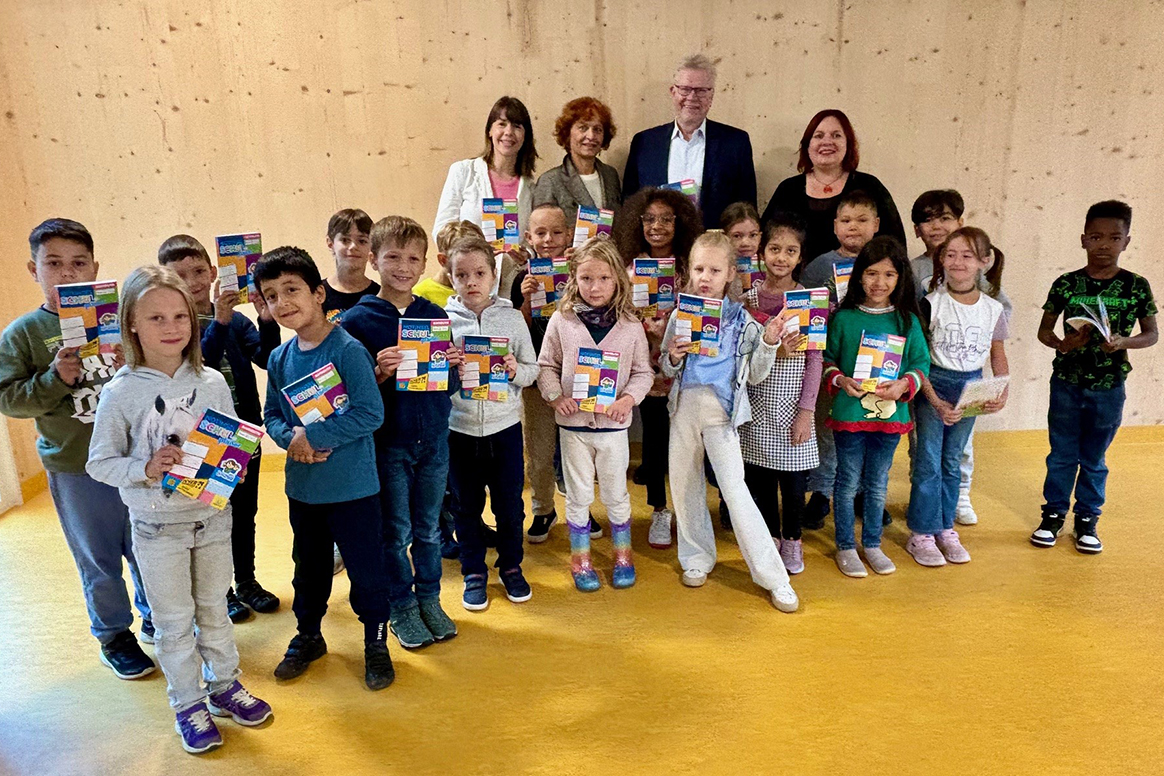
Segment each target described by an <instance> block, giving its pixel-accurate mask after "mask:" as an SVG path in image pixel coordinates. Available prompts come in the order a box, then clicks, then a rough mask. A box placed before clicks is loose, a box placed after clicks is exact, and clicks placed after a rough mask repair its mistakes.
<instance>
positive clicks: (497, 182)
mask: <svg viewBox="0 0 1164 776" xmlns="http://www.w3.org/2000/svg"><path fill="white" fill-rule="evenodd" d="M489 185H490V186H492V187H493V196H494V197H495V198H497V199H517V189H518V187H519V186H520V185H521V177H520V176H518V177H517V178H514V179H513V180H511V181H509V182H508V183H504V182H502V180H501V179H500V178H498V177H497V173H495V172H493V170H490V171H489Z"/></svg>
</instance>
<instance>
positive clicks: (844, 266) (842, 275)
mask: <svg viewBox="0 0 1164 776" xmlns="http://www.w3.org/2000/svg"><path fill="white" fill-rule="evenodd" d="M852 274H853V262H852V261H851V260H847V261H838V262H837V263H836V264H834V265H833V287H834V288H836V289H837V304H840V303H841V300H842V299H844V298H845V294H847V293H848V292H849V277H850V276H851V275H852Z"/></svg>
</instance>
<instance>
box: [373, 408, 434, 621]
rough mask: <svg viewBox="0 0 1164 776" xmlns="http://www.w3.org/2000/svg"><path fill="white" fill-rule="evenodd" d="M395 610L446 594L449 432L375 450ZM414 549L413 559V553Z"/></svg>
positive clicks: (390, 589) (391, 603)
mask: <svg viewBox="0 0 1164 776" xmlns="http://www.w3.org/2000/svg"><path fill="white" fill-rule="evenodd" d="M376 468H378V469H379V470H380V509H381V512H382V513H383V518H384V544H385V549H386V561H387V567H388V602H389V605H390V607H391V609H392V611H393V612H398V611H403V610H405V609H409V608H411V607H414V606H416V605H417V601H418V599H427V598H436V597H438V596H440V594H441V536H440V514H441V504H443V503H444V499H445V487H446V486H447V485H448V482H449V435H448V431H447V430H446V431H445V432H444V433H441V434H439V435H438V436H435V437H429V438H427V439H421V440H418V441H416V442H414V443H412V444H410V445H407V446H403V447H382V448H380V449H378V450H377V451H376ZM410 549H411V556H412V557H411V559H410V558H409V555H410V552H409V551H410Z"/></svg>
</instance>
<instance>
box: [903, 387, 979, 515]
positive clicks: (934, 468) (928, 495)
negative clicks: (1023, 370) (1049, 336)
mask: <svg viewBox="0 0 1164 776" xmlns="http://www.w3.org/2000/svg"><path fill="white" fill-rule="evenodd" d="M981 376H982V370H981V369H976V370H974V371H973V372H955V371H953V370H950V369H942V368H941V367H940V366H936V365H931V366H930V384H931V385H933V387H934V392H935V393H937V394H938V398H939V399H942V400H943V401H948V402H951V403H953V402H956V401H957V400H958V397H959V396H960V395H961V394H962V387H963V386H964V385H966V383H968V382H969V381H971V380H974V379H977V378H979V377H981ZM913 416H914V422H915V423H916V424H917V448H916V450H915V451H914V457H913V472H912V474H911V475H910V483H911V484H910V491H909V511H908V512H907V513H906V522H907V523H908V524H909V530H911V531H913V532H914V533H919V534H937V533H941V532H942V531H944V530H946V529H948V528H953V527H954V514H955V512H956V511H957V509H958V490H959V489H960V488H961V486H962V457H963V455H964V453H965V450H966V443H967V441H968V440H969V439H970V434H971V432H972V431H973V430H974V418H972V417H971V418H963V419H962V420H959V421H958V422H957V423H955V424H954V425H952V426H947V425H946V424H945V423H943V422H942V418H941V416H940V415H938V411H937V410H936V409H934V406H933V405H932V404H930V403H929V401H928V400H926V398H925V397H924V396H920V397H918V400H917V401H915V402H914V404H913Z"/></svg>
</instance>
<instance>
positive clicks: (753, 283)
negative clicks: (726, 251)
mask: <svg viewBox="0 0 1164 776" xmlns="http://www.w3.org/2000/svg"><path fill="white" fill-rule="evenodd" d="M736 274H738V275H739V276H740V285H742V286H743V288H744V291H745V292H747V291H748V290H749V289H752V288H756V287H757V286H762V285H764V275H765V272H764V267H763V266H762V265H761V264H760V257H759V256H737V257H736Z"/></svg>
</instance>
